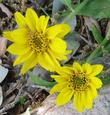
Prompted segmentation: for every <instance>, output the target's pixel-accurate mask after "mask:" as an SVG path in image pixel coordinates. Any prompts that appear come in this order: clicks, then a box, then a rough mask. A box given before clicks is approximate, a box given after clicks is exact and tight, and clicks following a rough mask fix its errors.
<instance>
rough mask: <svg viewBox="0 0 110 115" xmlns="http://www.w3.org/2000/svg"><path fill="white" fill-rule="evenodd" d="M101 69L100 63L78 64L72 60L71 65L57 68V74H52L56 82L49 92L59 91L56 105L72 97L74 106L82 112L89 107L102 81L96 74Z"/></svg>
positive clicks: (62, 103)
mask: <svg viewBox="0 0 110 115" xmlns="http://www.w3.org/2000/svg"><path fill="white" fill-rule="evenodd" d="M102 69H103V66H102V65H100V64H96V65H90V64H88V63H85V64H83V65H80V64H79V63H77V62H74V63H73V65H72V67H68V66H64V67H61V68H59V69H58V75H52V76H51V77H52V78H54V79H55V81H56V82H57V84H56V85H55V86H54V87H53V88H52V89H51V90H50V94H53V93H55V92H59V95H58V96H57V98H56V100H55V103H56V105H58V106H61V105H64V104H66V103H68V102H69V101H70V100H71V99H72V98H73V102H74V103H73V104H74V108H75V109H76V110H77V111H79V112H82V111H83V110H84V108H86V109H91V108H92V101H93V100H94V99H95V98H96V97H97V89H99V88H100V87H101V86H102V82H101V80H100V79H99V78H97V77H95V76H97V75H98V74H99V73H100V72H101V71H102Z"/></svg>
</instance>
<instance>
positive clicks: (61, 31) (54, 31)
mask: <svg viewBox="0 0 110 115" xmlns="http://www.w3.org/2000/svg"><path fill="white" fill-rule="evenodd" d="M69 32H70V27H69V25H67V24H58V25H55V26H51V27H49V28H48V29H47V30H46V33H47V36H48V38H49V39H54V38H55V37H56V36H57V37H64V36H65V35H66V34H67V33H69Z"/></svg>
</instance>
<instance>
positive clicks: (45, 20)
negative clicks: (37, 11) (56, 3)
mask: <svg viewBox="0 0 110 115" xmlns="http://www.w3.org/2000/svg"><path fill="white" fill-rule="evenodd" d="M48 20H49V16H47V17H45V16H40V18H39V27H40V28H39V29H41V30H42V31H43V32H45V30H46V27H47V24H48Z"/></svg>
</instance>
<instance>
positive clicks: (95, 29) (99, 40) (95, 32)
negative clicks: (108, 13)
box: [91, 26, 103, 44]
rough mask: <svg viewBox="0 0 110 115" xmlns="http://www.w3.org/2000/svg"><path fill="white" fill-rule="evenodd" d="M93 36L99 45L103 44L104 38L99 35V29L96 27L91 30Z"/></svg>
mask: <svg viewBox="0 0 110 115" xmlns="http://www.w3.org/2000/svg"><path fill="white" fill-rule="evenodd" d="M91 31H92V34H93V36H94V39H95V40H96V41H97V43H98V44H101V42H102V41H103V37H102V36H101V34H100V33H99V31H98V30H97V28H96V27H95V26H93V27H92V28H91Z"/></svg>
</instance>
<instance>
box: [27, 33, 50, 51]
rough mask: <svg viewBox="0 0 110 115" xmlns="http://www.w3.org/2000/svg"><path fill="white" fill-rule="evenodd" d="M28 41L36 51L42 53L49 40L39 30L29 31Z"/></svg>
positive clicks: (46, 47)
mask: <svg viewBox="0 0 110 115" xmlns="http://www.w3.org/2000/svg"><path fill="white" fill-rule="evenodd" d="M28 43H29V45H30V47H31V49H32V50H33V51H35V52H36V53H43V52H45V51H46V50H47V49H48V46H49V40H48V38H47V37H46V35H45V34H43V33H41V32H35V33H30V37H29V39H28Z"/></svg>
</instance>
